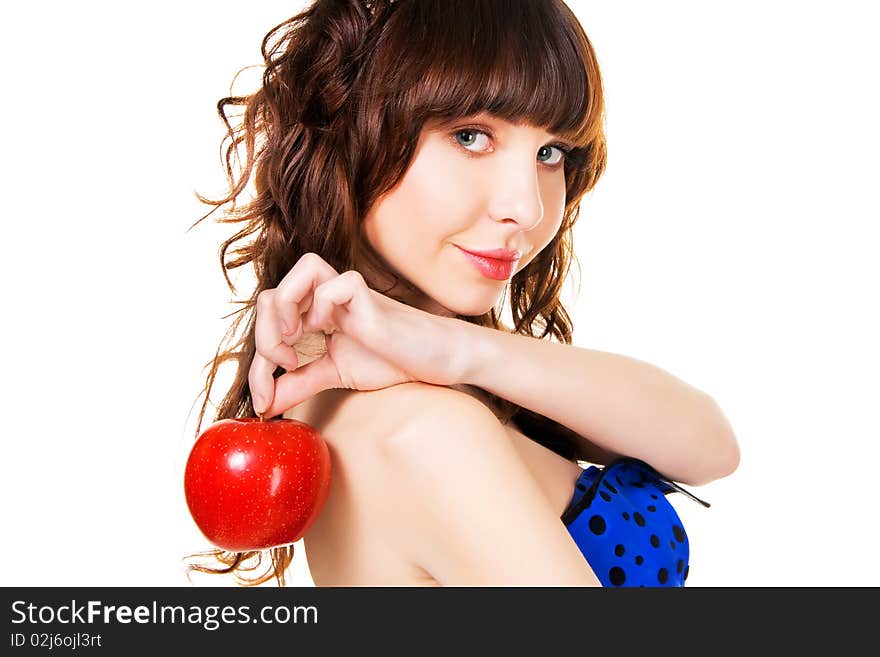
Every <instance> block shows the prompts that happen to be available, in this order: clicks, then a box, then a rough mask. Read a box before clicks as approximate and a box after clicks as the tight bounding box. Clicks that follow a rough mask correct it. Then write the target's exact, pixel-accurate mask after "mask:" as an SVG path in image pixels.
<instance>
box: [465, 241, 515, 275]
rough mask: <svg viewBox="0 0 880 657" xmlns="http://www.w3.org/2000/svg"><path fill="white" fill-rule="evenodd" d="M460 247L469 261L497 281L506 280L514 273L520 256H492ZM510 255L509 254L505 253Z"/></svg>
mask: <svg viewBox="0 0 880 657" xmlns="http://www.w3.org/2000/svg"><path fill="white" fill-rule="evenodd" d="M458 249H459V250H460V251H461V252H462V253H463V254H464V256H465V257H466V258H467V259H468V261H469V262H470V263H471V264H472V265H473V266H474V267H475V268H476V269H477V271H479V272H480V273H481V274H482V275H483V276H485V277H486V278H491V279H492V280H495V281H506V280H507V279H509V278H510V277H511V276H512V275H513V270H514V268H515V267H516V263H517V262H518V258H515V259H511V258H509V257H505V258H491V257H488V256H485V255H482V254H480V253H473V252H471V251H466V250H465V249H462V248H461V247H460V246H459V247H458ZM505 255H508V256H509V253H508V254H505Z"/></svg>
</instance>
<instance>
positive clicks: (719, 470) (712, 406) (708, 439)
mask: <svg viewBox="0 0 880 657" xmlns="http://www.w3.org/2000/svg"><path fill="white" fill-rule="evenodd" d="M693 444H694V445H697V446H699V449H696V450H695V452H696V453H697V454H699V463H698V464H695V467H694V471H693V473H692V475H691V477H690V481H689V482H687V483H689V484H690V485H692V486H702V485H704V484H708V483H710V482H712V481H715V480H717V479H723V478H724V477H728V476H730V475H731V474H733V473H734V472H736V469H737V468H738V467H739V463H740V448H739V442H738V441H737V439H736V435H735V434H734V432H733V427H732V426H731V425H730V422H729V421H728V419H727V417H726V416H725V415H724V412H723V411H722V410H721V408H720V407H719V406H718V404H717V403H716V402H715V400H714V399H711V398H709V404H708V411H707V412H706V413H705V414H704V415H702V421H701V422H700V426H699V428H698V430H697V433H696V435H695V436H694V443H693Z"/></svg>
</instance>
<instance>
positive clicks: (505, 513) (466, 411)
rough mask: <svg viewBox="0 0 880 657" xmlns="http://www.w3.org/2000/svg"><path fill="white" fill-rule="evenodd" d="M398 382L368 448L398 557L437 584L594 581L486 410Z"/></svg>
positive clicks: (462, 396)
mask: <svg viewBox="0 0 880 657" xmlns="http://www.w3.org/2000/svg"><path fill="white" fill-rule="evenodd" d="M401 388H402V389H400V390H397V391H395V392H394V395H395V401H397V402H399V405H398V406H397V409H396V410H395V414H398V420H397V423H396V427H395V428H394V429H393V430H392V431H390V432H389V433H388V434H386V435H384V436H382V437H381V439H380V445H381V451H380V452H379V453H378V454H377V458H378V469H379V472H381V473H382V475H381V476H382V480H383V481H384V482H385V484H384V485H383V486H382V487H381V492H380V494H382V495H385V496H386V499H384V500H383V506H384V507H385V508H387V509H389V510H393V511H394V512H393V513H386V514H385V522H384V523H383V531H385V532H386V535H387V536H388V540H390V541H391V542H393V543H394V544H395V545H396V546H397V547H398V548H399V549H400V551H401V554H402V555H404V556H405V557H406V558H407V559H409V560H410V561H411V563H413V564H414V565H415V566H417V567H418V568H420V569H422V570H424V571H425V572H427V573H429V574H430V575H431V577H433V578H434V579H436V580H437V581H438V582H440V583H441V584H443V585H463V586H474V585H538V586H551V585H557V586H558V585H563V586H564V585H596V584H597V583H598V580H596V578H595V575H594V574H593V573H592V571H591V570H590V568H589V565H588V564H587V563H586V561H585V560H584V558H583V556H582V555H581V553H580V551H579V549H578V548H577V546H576V544H575V543H574V542H573V541H572V539H571V536H570V535H569V534H568V531H567V530H566V529H565V526H564V525H563V524H562V522H561V521H560V519H559V516H558V511H557V510H556V509H554V507H553V505H552V504H551V503H550V502H549V500H548V499H547V496H546V495H545V494H544V492H543V491H542V489H541V487H540V486H539V484H538V482H537V481H536V480H535V478H534V476H533V475H532V473H531V472H530V471H529V468H528V467H527V465H526V464H525V463H524V461H523V459H522V458H521V457H520V455H519V454H518V453H517V450H516V447H515V446H514V445H513V443H512V442H511V440H510V436H509V435H508V433H507V432H506V430H505V429H504V427H503V426H502V425H501V423H500V422H499V420H498V418H497V417H496V416H495V414H494V413H493V412H492V410H491V409H490V408H488V407H487V406H486V405H485V404H483V403H482V402H481V401H480V400H478V399H475V398H474V397H472V396H470V395H468V394H467V393H464V392H460V391H457V390H453V389H450V388H446V387H442V386H431V385H428V384H413V385H410V384H407V385H406V386H401ZM401 414H402V415H401Z"/></svg>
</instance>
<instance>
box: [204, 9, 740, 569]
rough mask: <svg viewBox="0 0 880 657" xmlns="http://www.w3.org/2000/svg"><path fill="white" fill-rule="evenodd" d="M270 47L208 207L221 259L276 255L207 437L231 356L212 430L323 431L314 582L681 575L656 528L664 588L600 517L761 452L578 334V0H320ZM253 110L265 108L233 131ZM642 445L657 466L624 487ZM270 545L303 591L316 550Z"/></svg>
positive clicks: (265, 262)
mask: <svg viewBox="0 0 880 657" xmlns="http://www.w3.org/2000/svg"><path fill="white" fill-rule="evenodd" d="M263 55H264V58H265V63H266V69H265V73H264V76H263V83H262V88H261V89H260V90H258V91H257V92H256V93H254V94H253V95H250V96H245V97H229V98H225V99H223V100H221V101H220V103H219V105H218V109H219V112H220V114H221V117H222V118H223V120H224V121H225V122H226V125H227V128H228V129H229V135H230V137H231V140H232V141H231V143H230V145H229V147H228V149H227V156H226V162H227V169H228V173H229V177H230V183H231V190H230V193H229V194H228V195H227V196H226V197H225V198H223V199H218V200H208V199H204V198H203V199H202V200H203V201H205V202H206V203H209V204H212V205H214V206H215V207H214V210H216V209H217V208H220V207H222V206H225V205H227V204H230V205H231V208H230V209H229V210H228V211H227V213H226V217H225V219H224V220H225V221H237V222H242V223H243V224H244V226H243V227H242V229H241V230H240V231H239V232H237V233H236V234H235V235H234V236H232V237H231V238H230V239H229V240H227V241H226V242H225V243H224V244H223V246H222V249H221V264H222V265H223V266H224V269H232V268H235V267H239V266H242V265H248V264H252V265H253V267H254V271H255V274H256V279H257V285H256V289H255V290H254V293H253V295H251V296H250V298H249V299H248V300H247V302H246V304H245V305H244V307H243V308H241V309H240V310H239V316H238V317H237V318H236V320H235V321H234V323H233V325H232V327H231V328H230V333H229V334H228V336H227V337H229V338H230V339H232V337H233V336H234V335H235V334H236V331H237V330H238V329H239V327H240V325H241V324H242V323H243V322H244V323H245V328H244V332H243V334H242V335H241V336H240V338H239V339H238V341H237V342H236V343H235V344H234V345H232V346H231V347H229V348H228V349H226V350H223V348H222V345H221V349H218V353H217V356H216V357H215V360H214V362H213V366H212V368H211V372H210V374H209V376H208V380H207V382H206V386H205V390H204V393H205V403H204V404H203V406H202V412H201V414H200V416H199V426H201V422H202V419H203V416H204V410H205V406H206V405H207V402H208V396H209V395H210V391H211V387H212V384H213V382H214V378H215V375H216V374H217V370H218V367H219V366H220V365H221V364H222V363H223V362H226V361H230V360H231V361H234V362H235V363H236V364H237V370H236V375H235V379H234V382H233V384H232V386H231V388H230V390H229V391H228V392H227V394H226V396H225V398H224V399H223V401H222V403H221V404H220V406H219V409H218V413H217V416H216V419H222V418H226V417H234V416H241V415H253V414H255V413H256V414H260V415H262V416H264V417H267V418H271V417H275V416H278V415H283V416H284V417H287V418H293V419H297V420H301V421H304V422H307V423H308V424H310V425H312V426H313V427H315V428H316V429H317V430H318V431H319V432H320V433H321V434H322V435H323V436H324V438H325V439H326V441H327V443H328V445H329V447H330V451H331V455H332V459H333V481H332V484H331V490H330V494H329V497H328V500H327V503H326V505H325V507H324V509H323V510H322V512H321V515H320V516H319V518H318V519H317V521H316V522H315V524H314V525H313V526H312V528H311V529H310V531H309V532H308V534H307V535H306V536H305V537H304V543H305V546H306V552H307V557H308V565H309V569H310V572H311V574H312V577H313V579H314V582H315V584H316V585H317V586H362V585H363V586H369V585H418V586H428V585H491V584H507V585H593V586H595V585H601V584H605V585H627V586H629V585H636V584H638V583H642V584H644V583H645V582H648V583H649V584H650V583H654V584H658V585H672V584H674V583H677V584H679V585H681V584H682V583H683V578H684V577H685V576H686V575H687V570H686V568H687V566H686V561H687V559H686V557H687V552H686V548H687V545H686V542H685V541H684V536H683V530H682V529H681V528H680V527H679V526H678V525H677V524H674V526H671V528H670V531H669V532H667V533H668V534H669V536H664V537H663V538H662V541H663V543H664V546H663V548H662V550H661V548H660V547H658V545H657V544H659V542H660V540H661V539H660V538H659V537H658V536H657V535H655V534H654V533H649V532H643V533H644V534H645V537H644V540H645V541H648V540H649V537H650V541H651V543H652V544H654V548H655V549H656V550H657V554H658V555H659V554H660V552H661V551H663V550H666V551H668V552H669V554H668V555H667V556H666V557H665V558H666V560H667V561H668V562H669V563H668V564H666V563H664V564H662V565H661V566H660V567H659V568H658V567H657V566H656V564H655V565H652V566H651V567H652V568H653V570H652V572H651V576H650V577H647V578H646V577H642V576H641V575H639V574H638V573H637V572H634V571H639V568H636V565H639V566H641V565H642V564H645V560H646V559H647V564H646V565H649V564H651V563H653V562H651V558H650V555H642V554H641V552H644V551H645V550H641V548H640V549H639V550H638V552H639V554H633V551H632V550H630V552H629V553H626V550H627V545H625V544H624V542H618V541H624V539H615V541H614V543H613V545H612V544H611V543H608V544H607V545H605V544H602V545H600V546H598V547H597V546H596V545H593V546H592V547H591V544H590V541H600V540H604V539H606V538H608V537H611V536H616V534H615V532H617V531H623V532H624V534H625V533H626V532H628V531H630V529H628V528H627V527H629V525H627V526H624V525H623V524H621V522H618V523H616V524H615V522H613V521H612V519H611V517H610V516H607V515H606V516H601V515H599V514H598V513H592V512H591V513H582V511H583V509H584V508H585V507H586V508H588V507H589V505H590V504H591V503H592V500H593V499H595V505H596V506H595V507H594V509H597V508H598V507H599V506H600V505H602V504H606V503H607V504H612V505H613V504H618V501H620V502H621V503H624V502H625V503H632V500H633V499H635V498H632V497H626V498H625V496H624V495H623V493H624V492H626V491H631V492H633V493H639V489H642V490H643V491H644V493H645V495H650V496H651V499H648V498H645V501H646V503H647V505H648V506H651V507H652V508H654V509H655V511H656V509H657V507H656V506H655V504H652V503H651V500H657V503H658V504H659V503H660V502H661V500H663V499H665V498H664V495H663V494H664V493H666V492H669V491H670V490H673V488H670V487H671V486H674V484H672V481H671V480H675V481H680V482H683V483H689V484H693V485H700V484H703V483H706V482H709V481H712V480H714V479H717V478H719V477H723V476H726V475H728V474H729V473H731V472H732V471H733V470H734V469H735V468H736V467H737V463H738V458H739V453H738V446H737V443H736V439H735V438H734V436H733V433H732V431H731V429H730V426H729V425H728V423H727V421H726V419H725V418H724V415H723V414H722V412H721V411H720V409H719V408H718V406H717V404H715V402H714V401H713V400H712V399H711V398H710V397H709V396H708V395H707V394H705V393H703V392H701V391H699V390H696V389H694V388H693V387H691V386H689V385H687V384H685V383H684V382H682V381H680V380H678V379H676V378H675V377H673V376H671V375H670V374H668V373H666V372H664V371H662V370H660V369H658V368H656V367H653V366H651V365H649V364H647V363H643V362H640V361H637V360H634V359H630V358H626V357H623V356H618V355H614V354H609V353H604V352H598V351H593V350H587V349H582V348H578V347H575V346H573V345H572V344H571V335H572V326H571V322H570V320H569V316H568V314H567V312H566V310H565V309H564V308H563V306H562V304H561V303H560V299H559V296H560V292H561V290H562V287H563V282H564V278H565V276H566V275H567V273H568V270H569V265H570V258H571V255H572V253H571V244H572V240H571V229H572V226H573V224H574V222H575V220H576V218H577V216H578V212H579V204H580V201H581V199H582V198H583V197H584V195H585V194H586V193H587V192H588V191H589V190H590V189H592V187H593V186H594V185H595V183H596V181H597V180H598V178H599V176H600V175H601V173H602V171H603V169H604V165H605V141H604V134H603V127H602V119H603V116H602V115H603V96H602V87H601V80H600V76H599V69H598V64H597V61H596V58H595V55H594V53H593V50H592V47H591V45H590V42H589V41H588V39H587V37H586V35H585V34H584V32H583V30H582V27H581V26H580V24H579V23H578V21H577V19H576V17H575V16H574V15H573V14H572V13H571V11H570V10H569V9H568V7H567V6H566V5H565V4H564V3H563V2H562V1H561V0H540V1H530V2H501V1H497V0H496V1H493V0H398V1H396V2H394V1H389V0H374V1H369V0H318V1H317V2H315V3H314V4H312V5H311V6H310V7H309V8H308V9H307V10H305V11H304V12H302V13H301V14H299V15H297V16H294V17H293V18H291V19H290V20H289V21H286V22H285V23H283V24H281V25H279V26H278V27H276V28H274V29H273V30H272V31H271V32H270V33H269V34H268V35H267V36H266V38H265V39H264V42H263ZM229 106H243V107H244V109H245V112H244V115H243V119H242V122H241V125H240V126H239V127H237V128H233V127H232V126H231V125H230V122H229V120H228V118H227V114H226V110H227V108H228V107H229ZM242 150H243V151H244V153H243V154H244V164H243V165H242V166H241V169H240V171H239V172H238V175H236V172H235V171H234V169H233V165H232V162H233V160H234V159H235V158H236V156H237V155H238V154H239V152H240V151H242ZM251 182H252V183H253V186H254V187H253V190H252V193H253V197H252V199H251V200H250V201H249V202H247V203H246V204H243V205H239V206H236V204H235V202H236V201H239V200H240V197H241V195H242V194H243V192H245V190H246V189H249V187H248V186H249V183H251ZM212 212H213V210H212ZM210 214H211V213H210V212H209V213H208V215H210ZM208 215H206V216H208ZM204 218H205V217H203V218H202V219H204ZM200 221H201V220H200ZM197 223H198V222H197ZM238 243H241V244H240V245H239V246H238V247H237V248H236V249H235V250H234V251H233V256H234V257H233V258H232V259H230V260H228V261H227V259H226V254H227V251H228V250H229V249H230V247H232V246H234V245H236V244H238ZM487 251H488V252H489V253H484V254H483V255H482V256H481V255H479V254H477V253H476V252H487ZM224 275H226V274H225V271H224ZM227 283H228V284H229V285H230V287H231V288H232V289H233V291H235V290H234V287H233V286H232V284H231V282H229V278H228V277H227ZM508 290H509V294H510V310H511V316H512V319H513V324H514V326H513V327H507V326H505V325H504V324H503V323H502V321H501V318H500V316H501V310H500V307H502V306H503V303H504V299H505V295H506V294H507V293H508ZM620 456H626V457H631V458H632V459H635V460H631V461H626V460H624V462H619V461H618V463H619V464H621V467H622V468H623V469H619V470H614V473H615V476H616V477H617V484H616V485H613V484H612V480H611V478H610V475H611V472H610V471H607V473H608V475H609V476H608V477H606V478H605V479H604V481H602V477H601V476H599V475H600V474H601V473H602V472H606V470H607V469H606V470H602V471H600V470H599V469H598V468H597V467H596V466H597V465H606V464H609V463H611V462H612V461H614V460H615V459H616V458H617V457H620ZM581 463H585V464H588V465H589V464H595V465H590V466H589V467H588V468H583V467H582V466H581ZM647 464H650V466H648V465H647ZM651 466H653V467H651ZM626 468H629V469H626ZM654 469H656V470H654ZM659 473H663V474H662V475H660V474H659ZM621 475H622V476H623V477H624V480H623V481H622V480H621V479H620V476H621ZM630 475H632V476H633V477H634V478H632V479H631V480H630V479H627V477H629V476H630ZM600 481H602V483H604V484H605V488H603V487H601V486H599V483H600ZM646 483H647V484H648V487H649V488H650V490H647V489H645V488H644V486H645V484H646ZM651 486H653V488H651ZM600 488H601V490H599V489H600ZM619 489H624V490H619ZM611 491H614V492H613V493H612V492H611ZM639 494H641V493H639ZM612 495H615V496H617V497H612ZM605 498H608V501H606V500H605ZM620 508H623V507H619V506H618V507H613V506H611V507H609V509H611V510H616V511H619V510H620ZM575 511H577V513H575ZM616 511H615V512H616ZM566 512H567V513H568V516H567V517H566V519H565V522H560V518H562V517H563V516H564V515H565V513H566ZM644 513H645V515H646V516H648V517H649V519H650V518H651V513H649V512H647V511H645V512H644ZM667 516H668V518H667V519H669V518H671V519H672V521H677V517H675V515H674V511H672V510H671V507H670V508H669V510H668V511H667ZM622 517H623V518H624V519H625V520H626V521H627V522H629V520H630V517H631V516H630V514H629V513H628V512H627V511H626V509H624V510H623V512H622ZM632 517H633V518H635V519H641V518H642V516H641V514H639V513H637V512H636V513H634V514H633V516H632ZM658 517H659V516H658ZM597 518H598V520H597ZM600 522H601V526H600V524H599V523H600ZM578 523H580V524H578ZM635 526H636V525H635V522H633V523H632V527H633V528H635ZM639 526H640V527H645V525H644V521H643V522H641V523H639ZM649 527H650V525H649ZM672 529H674V530H675V531H674V537H673V533H670V532H672ZM600 530H601V531H600ZM658 531H659V530H658ZM572 538H574V539H575V540H572ZM627 540H628V539H627ZM640 540H641V539H640ZM667 541H668V542H669V546H668V547H666V546H665V543H666V542H667ZM676 541H678V543H677V542H676ZM597 545H598V544H597ZM646 545H648V543H646ZM676 549H677V550H678V553H677V555H673V551H674V550H676ZM612 550H613V552H612ZM646 550H647V551H649V552H650V551H651V548H650V545H649V547H648V548H646ZM599 552H601V554H599ZM214 554H215V556H216V557H217V558H218V559H219V560H220V561H221V562H223V563H224V564H225V565H226V567H225V568H220V569H210V568H206V567H203V566H194V568H196V569H198V570H202V571H205V572H236V574H240V573H241V572H243V571H244V570H247V569H248V568H246V566H245V564H247V563H248V562H249V559H251V558H254V557H256V558H259V557H260V556H261V555H260V554H259V553H243V554H241V553H238V554H230V553H223V552H215V553H214ZM271 556H272V569H271V571H270V572H268V573H266V574H264V575H263V576H262V577H259V578H256V579H254V580H251V582H253V583H260V582H263V581H266V580H267V579H268V578H269V577H271V576H272V574H274V575H275V576H276V578H277V580H278V583H279V584H283V583H284V571H285V569H286V567H287V566H288V565H289V563H290V560H291V558H292V556H293V552H292V547H291V546H287V547H284V548H276V549H273V550H272V551H271ZM609 559H610V560H611V561H609ZM615 559H620V560H622V559H626V560H628V561H627V562H626V565H624V562H623V561H620V563H617V562H615V564H616V565H615V564H612V561H613V560H615ZM638 559H641V560H642V561H641V562H639V561H638ZM658 563H659V562H658ZM597 564H598V565H597ZM674 564H677V565H674ZM257 565H258V564H257ZM253 568H256V566H251V567H250V569H253ZM615 569H616V570H615ZM671 569H675V570H676V571H677V576H674V577H673V578H671V579H670V578H669V577H668V573H669V571H670V570H671ZM641 570H645V568H641ZM664 572H665V573H667V576H664V574H663V573H664ZM627 573H628V575H627ZM657 573H660V574H659V581H658V575H657ZM241 581H244V582H246V581H247V580H241Z"/></svg>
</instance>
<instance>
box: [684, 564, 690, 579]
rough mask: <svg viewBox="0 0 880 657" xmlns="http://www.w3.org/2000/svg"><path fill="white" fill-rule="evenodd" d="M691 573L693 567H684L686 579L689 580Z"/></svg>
mask: <svg viewBox="0 0 880 657" xmlns="http://www.w3.org/2000/svg"><path fill="white" fill-rule="evenodd" d="M689 572H691V567H690V565H688V566H685V567H684V578H685V579H687V578H688V573H689Z"/></svg>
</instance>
